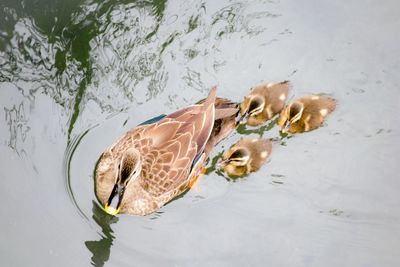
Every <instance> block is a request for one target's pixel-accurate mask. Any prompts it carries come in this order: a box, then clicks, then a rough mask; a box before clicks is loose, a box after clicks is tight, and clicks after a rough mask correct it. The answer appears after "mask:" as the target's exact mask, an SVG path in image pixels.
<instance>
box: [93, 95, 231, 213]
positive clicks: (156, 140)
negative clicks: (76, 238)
mask: <svg viewBox="0 0 400 267" xmlns="http://www.w3.org/2000/svg"><path fill="white" fill-rule="evenodd" d="M238 112H239V109H238V107H237V105H236V104H234V103H232V102H230V101H229V100H227V99H219V98H216V89H215V88H213V89H212V90H211V91H210V93H209V96H208V97H207V98H206V99H205V100H204V101H202V103H199V104H196V105H193V106H189V107H186V108H183V109H181V110H178V111H176V112H174V113H172V114H170V115H167V116H163V115H161V116H158V117H156V118H153V119H151V120H148V121H146V122H144V123H142V124H140V125H138V126H137V127H135V128H133V129H132V130H130V131H129V132H127V133H126V134H125V135H124V136H122V137H121V138H120V139H119V140H118V141H117V142H116V143H114V144H113V145H111V146H110V147H109V148H107V149H106V150H105V151H104V152H103V154H102V156H101V157H100V160H99V162H98V164H97V168H96V177H95V191H96V195H97V197H98V199H99V201H100V202H101V203H102V204H103V205H104V207H105V210H106V211H107V212H108V213H110V214H112V215H115V214H117V213H127V214H132V215H147V214H150V213H152V212H154V211H156V210H158V209H159V208H160V207H162V206H163V205H164V204H165V203H167V202H168V201H170V200H171V199H173V198H174V197H176V196H178V195H180V194H182V193H183V192H185V191H186V190H187V189H189V188H190V186H191V185H192V183H193V182H194V181H195V180H196V179H197V177H198V175H199V174H200V172H201V170H202V167H203V165H204V161H205V160H206V159H207V157H208V154H209V153H210V151H211V149H212V148H213V147H214V146H215V145H216V144H217V143H218V142H220V141H221V140H222V139H223V138H225V137H226V136H227V135H229V134H230V133H231V132H232V131H233V130H234V129H235V126H236V124H235V122H236V120H235V118H236V114H238Z"/></svg>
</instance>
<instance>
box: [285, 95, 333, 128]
mask: <svg viewBox="0 0 400 267" xmlns="http://www.w3.org/2000/svg"><path fill="white" fill-rule="evenodd" d="M335 108H336V100H335V99H333V98H331V97H328V96H319V95H310V96H304V97H302V98H299V99H297V100H296V101H294V102H293V103H290V104H289V105H288V106H286V107H285V109H284V110H282V112H281V114H280V116H279V118H278V124H279V126H280V127H281V129H282V132H284V133H286V132H289V133H302V132H308V131H311V130H314V129H316V128H318V127H319V126H321V124H322V123H323V122H324V120H325V117H326V116H327V115H328V114H329V113H331V112H332V111H334V110H335Z"/></svg>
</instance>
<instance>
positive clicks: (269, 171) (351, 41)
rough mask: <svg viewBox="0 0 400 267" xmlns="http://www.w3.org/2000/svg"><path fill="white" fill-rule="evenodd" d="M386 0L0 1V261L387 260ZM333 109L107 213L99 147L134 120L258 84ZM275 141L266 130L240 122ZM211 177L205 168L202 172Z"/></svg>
mask: <svg viewBox="0 0 400 267" xmlns="http://www.w3.org/2000/svg"><path fill="white" fill-rule="evenodd" d="M399 7H400V4H398V2H397V1H394V0H393V1H384V2H382V1H377V0H371V1H359V0H351V1H347V2H345V3H344V2H328V1H312V0H307V1H290V0H282V1H268V0H267V1H172V0H171V1H97V0H87V1H83V0H74V1H44V0H39V1H7V0H1V1H0V107H1V108H0V121H1V122H0V178H1V179H0V201H1V205H0V212H1V214H2V220H0V229H1V235H2V238H1V241H0V256H1V260H2V265H4V266H37V265H42V266H53V265H54V263H57V264H59V265H60V266H90V264H92V265H95V266H103V265H105V266H159V265H163V266H188V265H189V266H205V265H209V266H210V265H211V266H244V265H245V266H247V265H252V266H266V265H270V266H399V265H400V256H399V254H398V250H399V248H400V226H399V225H400V211H399V206H400V194H399V193H398V189H399V188H400V180H399V175H398V167H396V166H397V165H398V163H397V162H398V161H399V155H400V120H399V116H398V111H399V109H400V91H399V87H400V78H399V75H398V74H399V72H400V50H399V45H398V44H399V43H400V37H399V36H400V34H399V29H400V19H399V16H398V10H399ZM286 79H289V80H290V81H291V82H292V85H293V87H292V90H291V92H290V95H291V98H292V99H294V98H295V97H299V96H302V95H305V94H308V93H320V92H324V93H327V94H330V95H332V96H333V97H334V98H336V99H337V100H338V103H339V105H338V108H337V110H336V111H335V113H333V114H332V116H330V117H329V119H328V121H327V123H326V124H325V125H324V127H322V128H321V129H318V130H316V131H313V132H310V133H307V134H302V135H297V136H294V137H292V138H285V139H284V140H283V141H282V142H281V143H280V144H276V145H275V146H274V148H273V154H272V156H271V158H270V161H269V162H268V164H266V165H265V166H264V167H263V168H262V169H261V170H260V171H259V172H257V173H255V174H251V175H249V176H247V177H245V178H243V179H239V180H235V181H232V180H229V179H226V177H224V176H221V173H218V172H215V171H211V172H209V173H208V174H207V175H204V176H202V177H201V179H200V180H199V182H198V183H197V184H196V186H195V188H194V189H193V190H191V191H189V192H188V193H187V194H186V195H184V196H183V197H182V198H179V199H178V200H176V201H173V202H171V203H170V204H168V205H167V206H165V207H163V208H162V209H160V210H159V211H158V212H157V213H154V214H152V215H150V216H146V217H134V216H118V217H110V216H108V215H106V214H105V213H104V212H103V211H102V209H101V208H100V207H99V206H98V203H97V200H96V197H95V195H94V187H93V171H94V166H95V164H96V161H97V159H98V158H99V155H100V154H101V152H102V151H103V150H104V149H105V148H106V147H107V146H108V145H110V144H111V143H112V142H113V141H115V140H116V139H117V138H118V137H119V136H121V135H122V134H123V133H124V132H126V131H127V130H128V129H130V128H131V127H133V126H135V125H137V124H139V123H140V122H142V121H144V120H146V119H148V118H151V117H154V116H156V115H158V114H161V113H169V112H172V111H174V110H176V109H178V108H181V107H184V106H186V105H189V104H192V103H194V102H196V101H197V100H199V99H201V98H203V97H204V96H206V94H207V91H208V89H209V88H210V87H211V86H213V85H217V86H218V94H219V95H221V96H224V97H229V98H231V99H232V100H235V101H240V100H241V99H242V98H243V96H244V95H246V94H247V93H248V90H249V88H251V87H252V86H253V85H255V84H257V83H259V82H262V81H281V80H286ZM244 135H250V136H263V137H266V138H275V137H279V133H278V129H277V127H273V125H266V126H263V127H262V128H244V129H243V128H242V129H240V130H239V131H238V132H237V133H235V134H233V135H232V136H231V137H230V138H228V139H227V140H225V141H224V142H222V143H221V144H220V145H219V146H218V147H216V149H215V150H214V152H213V155H212V158H215V157H217V156H218V155H220V153H221V152H223V151H224V150H226V149H227V148H228V147H229V146H230V145H231V144H232V143H233V142H235V141H236V140H238V139H239V138H241V137H242V136H244ZM210 170H212V168H211V169H210Z"/></svg>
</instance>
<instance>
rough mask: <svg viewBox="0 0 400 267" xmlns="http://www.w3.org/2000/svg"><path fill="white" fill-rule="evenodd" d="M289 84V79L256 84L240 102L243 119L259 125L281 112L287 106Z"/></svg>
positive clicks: (247, 122)
mask: <svg viewBox="0 0 400 267" xmlns="http://www.w3.org/2000/svg"><path fill="white" fill-rule="evenodd" d="M289 85H290V83H289V81H283V82H279V83H262V84H259V85H256V86H255V87H254V88H253V89H252V90H251V92H250V94H249V95H247V96H245V97H244V100H243V101H242V102H241V103H240V114H241V116H242V121H245V122H246V124H247V125H249V126H259V125H261V124H263V123H264V122H266V121H267V120H270V119H271V118H273V117H274V116H275V115H276V114H278V113H280V112H281V110H282V109H283V108H284V107H285V101H286V99H287V96H288V91H289Z"/></svg>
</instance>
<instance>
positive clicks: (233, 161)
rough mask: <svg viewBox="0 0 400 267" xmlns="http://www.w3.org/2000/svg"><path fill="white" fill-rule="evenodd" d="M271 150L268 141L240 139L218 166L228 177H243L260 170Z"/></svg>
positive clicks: (270, 144)
mask: <svg viewBox="0 0 400 267" xmlns="http://www.w3.org/2000/svg"><path fill="white" fill-rule="evenodd" d="M271 150H272V143H271V141H270V140H266V139H259V138H242V139H240V140H239V141H238V142H237V143H236V144H234V145H233V146H232V147H231V148H230V149H229V150H228V151H227V152H226V153H225V154H224V155H223V157H222V160H221V161H220V162H219V164H218V165H219V166H220V167H222V168H223V169H224V171H225V172H226V173H227V174H228V175H229V176H243V175H246V174H248V173H250V172H254V171H257V170H258V169H260V167H261V166H262V165H263V164H264V163H265V161H266V160H267V158H268V156H269V155H270V154H271Z"/></svg>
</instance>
